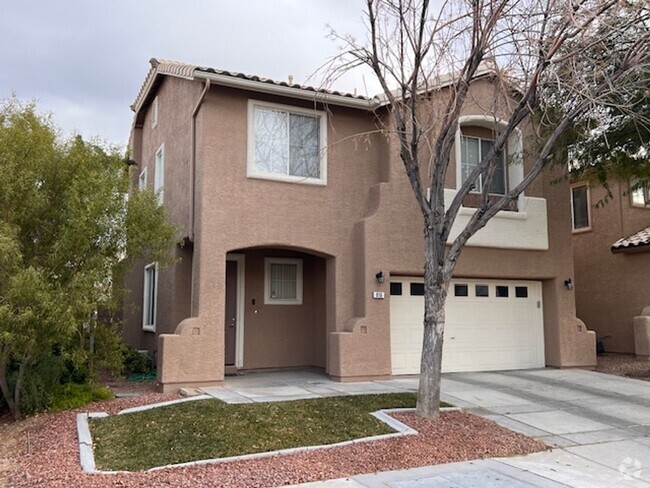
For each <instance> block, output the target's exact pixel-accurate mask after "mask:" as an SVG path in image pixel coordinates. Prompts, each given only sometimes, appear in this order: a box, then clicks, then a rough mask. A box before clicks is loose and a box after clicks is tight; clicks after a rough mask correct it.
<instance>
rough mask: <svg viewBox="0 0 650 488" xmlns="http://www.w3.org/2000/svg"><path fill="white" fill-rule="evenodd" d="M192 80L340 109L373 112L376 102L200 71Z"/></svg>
mask: <svg viewBox="0 0 650 488" xmlns="http://www.w3.org/2000/svg"><path fill="white" fill-rule="evenodd" d="M194 78H195V79H207V80H210V82H211V83H213V84H216V85H220V86H227V87H230V88H240V89H244V90H250V91H254V92H259V93H267V94H270V95H280V96H285V97H289V98H298V99H301V100H309V101H315V102H319V103H326V104H330V105H338V106H342V107H349V108H356V109H362V110H374V109H375V108H376V107H377V102H376V101H375V100H361V99H357V98H350V97H344V96H341V95H334V94H328V93H320V92H314V91H312V90H302V89H300V88H293V87H289V86H281V85H274V84H272V83H265V82H261V81H254V80H246V79H243V78H237V77H235V76H229V75H222V74H218V73H209V72H205V71H201V70H195V71H194Z"/></svg>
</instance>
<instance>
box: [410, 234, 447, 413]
mask: <svg viewBox="0 0 650 488" xmlns="http://www.w3.org/2000/svg"><path fill="white" fill-rule="evenodd" d="M424 234H425V263H424V337H423V339H422V359H421V362H420V385H419V388H418V400H417V408H416V413H417V414H418V415H419V416H421V417H426V418H435V417H437V416H438V414H439V413H440V382H441V373H442V344H443V340H444V330H445V301H446V299H447V283H445V280H444V279H443V273H442V266H441V265H440V264H439V263H440V262H441V261H442V256H438V254H440V253H441V252H444V243H443V244H442V245H440V246H438V245H437V243H436V242H435V238H436V236H435V235H432V234H433V231H432V229H431V228H430V227H427V226H425V232H424ZM440 250H442V251H440Z"/></svg>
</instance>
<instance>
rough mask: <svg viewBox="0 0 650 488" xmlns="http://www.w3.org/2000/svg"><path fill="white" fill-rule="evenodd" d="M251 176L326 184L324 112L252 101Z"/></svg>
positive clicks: (249, 141) (325, 127) (249, 113)
mask: <svg viewBox="0 0 650 488" xmlns="http://www.w3.org/2000/svg"><path fill="white" fill-rule="evenodd" d="M248 118H249V121H248V176H249V177H260V178H268V179H277V180H282V181H292V182H302V183H314V184H325V183H326V180H327V174H326V172H327V156H326V151H325V147H326V136H327V123H326V114H325V112H322V111H318V110H308V109H302V108H298V107H289V106H285V105H277V104H270V103H263V102H258V101H253V100H250V101H249V106H248Z"/></svg>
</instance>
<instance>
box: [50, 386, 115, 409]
mask: <svg viewBox="0 0 650 488" xmlns="http://www.w3.org/2000/svg"><path fill="white" fill-rule="evenodd" d="M109 398H113V394H112V393H111V392H110V391H109V390H107V389H106V388H100V387H97V386H92V385H89V384H82V385H80V384H77V383H66V384H65V385H60V386H57V387H56V388H55V389H54V394H53V398H52V406H51V407H50V408H49V409H48V410H49V411H50V412H61V411H63V410H71V409H73V408H77V407H83V406H84V405H87V404H89V403H90V402H94V401H99V400H108V399H109Z"/></svg>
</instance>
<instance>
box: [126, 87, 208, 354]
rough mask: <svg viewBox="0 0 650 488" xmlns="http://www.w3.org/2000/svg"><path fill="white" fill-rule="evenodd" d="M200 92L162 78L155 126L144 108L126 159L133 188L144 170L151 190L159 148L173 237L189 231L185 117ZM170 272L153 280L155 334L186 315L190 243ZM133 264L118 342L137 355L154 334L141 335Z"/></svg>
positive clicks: (177, 252)
mask: <svg viewBox="0 0 650 488" xmlns="http://www.w3.org/2000/svg"><path fill="white" fill-rule="evenodd" d="M200 92H201V84H200V83H190V82H187V81H183V80H178V79H175V78H167V77H164V78H163V79H162V84H161V85H160V87H159V91H158V124H157V125H156V127H155V128H152V127H151V114H150V111H149V108H146V109H145V111H146V112H145V116H144V120H143V123H142V127H141V128H136V129H135V130H134V132H133V134H132V137H131V148H130V151H131V158H132V159H133V160H134V161H135V162H136V163H137V166H135V167H134V169H133V170H132V177H133V184H134V186H135V187H136V188H137V185H138V176H139V174H140V173H141V172H142V170H143V169H145V168H146V169H147V186H148V188H149V189H150V190H153V187H154V178H155V168H154V158H155V154H156V151H157V150H158V148H159V147H160V146H161V145H162V144H164V145H165V146H164V147H165V149H164V150H165V180H164V202H165V207H166V209H167V211H168V212H169V214H170V219H171V221H172V222H173V223H174V224H175V225H177V226H178V227H179V229H180V235H179V237H183V236H187V235H188V234H189V230H190V199H189V197H188V196H189V195H190V184H191V181H190V173H191V172H190V156H191V151H190V147H191V146H190V135H191V131H190V129H191V126H190V120H191V111H192V109H193V107H194V104H195V103H196V100H197V99H198V97H199V94H200ZM174 258H175V259H176V260H177V261H178V263H177V264H176V265H175V266H172V267H170V268H167V269H162V270H160V274H159V277H158V285H159V286H158V310H157V317H156V322H157V323H156V332H157V333H158V334H161V333H165V334H167V333H173V332H174V331H175V330H176V327H177V326H178V324H179V323H180V322H181V321H182V320H183V319H184V318H186V317H188V316H189V315H190V304H189V299H190V296H191V266H192V249H191V243H189V244H188V245H187V246H186V247H183V248H180V247H177V248H176V249H174ZM146 264H148V263H147V262H144V261H142V262H139V263H136V265H135V266H134V267H133V270H132V271H131V272H130V273H129V274H128V275H127V277H126V287H127V288H128V289H129V290H130V293H129V294H128V295H127V296H126V298H125V301H124V312H125V313H124V322H125V325H124V328H123V336H124V340H125V341H126V342H127V343H128V344H131V345H133V346H135V347H137V348H139V349H148V350H150V351H155V350H156V349H157V340H158V339H157V336H156V333H153V332H148V331H143V330H142V293H143V279H144V276H143V268H144V266H145V265H146Z"/></svg>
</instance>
